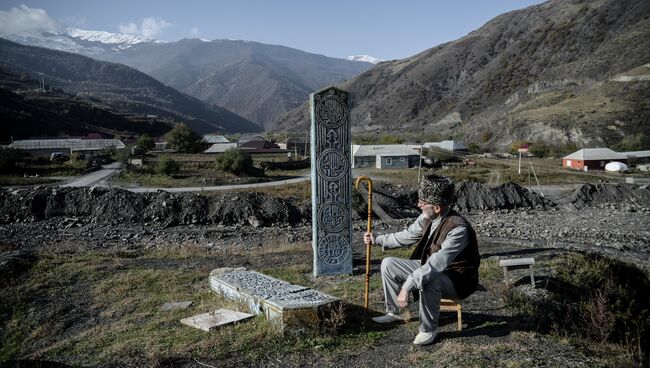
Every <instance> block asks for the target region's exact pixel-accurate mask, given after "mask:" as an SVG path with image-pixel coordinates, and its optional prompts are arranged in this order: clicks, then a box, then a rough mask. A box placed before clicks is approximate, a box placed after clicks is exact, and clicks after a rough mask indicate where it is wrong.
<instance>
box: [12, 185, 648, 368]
mask: <svg viewBox="0 0 650 368" xmlns="http://www.w3.org/2000/svg"><path fill="white" fill-rule="evenodd" d="M380 189H383V195H385V196H386V197H390V198H388V199H385V202H384V203H391V202H389V200H392V201H395V203H397V204H399V205H404V206H405V210H401V211H397V210H393V211H392V215H395V216H401V217H404V218H400V219H397V220H396V221H394V222H385V221H380V220H377V221H375V227H374V228H375V231H376V232H382V233H387V232H392V231H397V230H399V229H402V228H404V227H405V226H407V225H408V223H409V221H410V219H409V218H408V216H407V215H411V214H413V210H412V208H410V209H409V207H408V206H406V205H405V204H404V203H403V202H404V201H406V200H409V199H412V198H411V197H412V196H413V194H412V190H409V189H408V188H381V187H380ZM592 189H593V188H592ZM48 190H49V189H48ZM86 191H87V190H86ZM602 192H603V191H602V190H601V191H600V192H598V191H597V190H596V191H591V192H590V188H587V189H585V190H582V191H581V192H580V193H582V194H580V193H578V194H576V196H574V197H572V198H571V199H565V201H564V203H560V204H558V203H554V204H549V203H545V202H543V201H537V200H535V201H533V202H531V205H529V206H521V205H517V206H516V207H517V208H488V209H484V210H478V209H476V208H472V210H471V211H469V212H465V214H466V216H467V217H468V219H469V220H470V222H471V223H472V224H473V226H474V227H475V229H476V230H477V233H478V235H479V237H480V252H481V257H482V264H483V266H482V267H484V269H483V270H482V272H483V273H482V279H481V287H480V289H479V291H477V292H476V293H474V294H473V295H472V296H470V297H469V298H467V299H466V300H465V301H463V323H464V326H463V331H460V332H458V331H456V330H455V327H456V321H455V316H454V315H453V314H448V313H443V314H441V320H440V325H441V332H440V337H439V339H438V341H437V342H436V343H435V344H433V345H431V346H427V347H422V348H417V347H414V346H413V345H412V344H411V341H412V339H413V337H414V336H415V334H416V333H417V321H413V322H411V323H408V324H402V325H395V326H388V327H385V326H378V325H375V324H373V323H371V322H369V321H368V318H369V316H368V315H366V314H364V313H363V312H362V310H361V307H360V304H361V303H360V298H361V297H360V296H359V297H356V296H355V297H353V298H352V299H351V300H346V302H347V303H348V304H347V315H348V319H349V321H348V324H347V325H346V326H344V329H343V331H342V333H341V337H338V338H336V339H342V340H343V341H347V340H346V339H353V340H354V339H355V338H357V337H355V336H359V335H362V336H364V338H363V339H364V340H363V341H364V342H361V343H360V342H358V341H357V340H354V342H351V343H350V345H349V346H350V348H346V347H345V344H343V345H337V346H335V347H329V345H327V344H323V345H321V344H318V343H314V345H313V346H312V345H310V346H309V347H308V348H301V349H291V348H280V349H268V350H266V351H264V353H263V354H261V355H262V356H260V354H258V355H250V354H246V353H237V352H238V351H239V352H246V351H247V348H246V347H238V348H234V347H233V348H232V349H233V352H232V353H224V354H221V355H220V356H219V358H215V357H214V355H213V354H211V353H209V352H208V351H206V352H204V353H201V352H200V349H199V352H197V351H196V350H193V352H192V353H173V352H172V353H169V354H161V355H155V356H133V357H131V358H128V359H120V358H115V360H111V359H108V360H103V361H102V363H100V364H95V363H89V362H93V360H92V359H90V358H84V357H83V354H82V355H80V356H76V355H74V354H72V355H69V354H70V353H66V354H64V355H59V354H57V353H56V351H57V347H59V346H60V345H61V342H60V341H62V340H66V339H70V338H73V337H74V336H75V335H76V334H80V333H83V331H88V330H92V329H96V328H98V326H100V327H101V326H102V324H104V323H107V322H108V321H109V320H111V315H109V314H108V313H107V312H106V310H104V309H102V308H101V306H100V304H99V303H98V302H97V301H96V300H94V299H93V297H92V296H91V294H90V292H89V290H90V289H92V288H93V287H95V285H96V283H97V282H99V281H100V280H94V279H92V278H91V279H88V280H76V281H75V282H74V283H70V284H66V283H65V282H62V284H57V286H56V288H54V289H46V288H44V289H43V291H42V292H36V293H35V294H32V295H20V293H19V292H17V291H20V290H24V289H22V288H23V287H24V286H21V285H24V284H29V283H32V282H33V278H34V277H37V275H36V271H35V270H34V269H33V268H34V267H38V265H40V264H41V263H39V262H42V260H43V259H54V260H55V263H56V262H59V263H65V259H67V258H70V257H72V258H74V257H81V259H82V262H81V263H79V264H85V263H84V262H86V261H85V258H84V257H99V258H100V261H98V263H99V266H98V268H97V270H99V271H101V272H100V274H101V275H105V276H107V277H110V276H112V275H115V274H117V273H119V272H123V271H124V270H135V269H147V270H159V271H161V272H171V271H173V272H178V273H179V274H181V275H182V274H183V273H184V272H187V273H191V272H193V273H194V274H197V275H198V276H197V278H196V280H193V281H192V282H191V285H192V288H193V289H200V290H202V291H205V289H206V288H207V274H208V273H209V271H210V270H211V269H214V268H218V267H246V268H249V269H254V270H274V269H289V270H298V271H296V272H297V273H299V275H297V276H300V277H302V279H303V280H307V282H309V283H311V284H312V285H313V286H314V287H318V286H322V287H326V286H327V284H328V283H340V284H346V283H352V284H354V285H362V284H363V277H364V276H363V275H364V267H365V254H364V252H365V248H364V246H363V244H362V243H361V237H362V233H363V231H365V221H364V220H363V219H361V218H358V219H357V220H355V221H354V223H353V230H354V239H355V242H354V244H353V264H354V274H353V275H351V276H345V277H343V278H335V279H327V280H325V279H323V280H318V279H314V278H313V277H312V276H310V269H311V268H310V265H311V262H312V253H311V250H310V248H309V244H310V241H311V226H310V224H309V222H308V221H304V218H303V219H302V220H300V214H306V213H309V212H310V210H309V207H308V206H307V207H306V206H305V204H304V203H302V202H299V203H295V202H292V201H291V200H284V199H271V200H269V199H268V198H265V197H262V196H259V195H257V194H254V193H253V194H243V195H241V194H227V195H224V196H222V197H218V198H216V199H215V198H212V199H199V200H198V201H197V200H196V199H194V198H193V197H192V198H190V199H188V198H185V197H182V196H173V195H168V194H159V195H158V196H157V197H156V199H154V203H156V205H155V206H153V205H151V204H149V205H146V204H142V206H144V208H145V209H146V211H148V212H147V213H148V215H147V216H149V220H147V221H132V219H133V218H135V217H134V216H136V214H137V212H131V211H130V210H127V211H123V212H122V213H119V212H114V211H113V210H112V209H110V208H97V206H95V207H93V206H92V205H88V204H83V203H85V202H84V201H85V199H84V200H81V199H80V200H79V202H77V204H79V203H82V204H83V205H81V206H79V205H77V208H81V210H78V209H77V210H76V211H78V212H77V213H71V212H70V211H68V212H66V211H67V210H62V209H61V208H59V209H57V208H54V207H52V205H51V203H66V202H65V201H66V200H69V199H70V196H76V198H79V196H88V195H90V196H91V197H92V196H93V195H95V196H97V195H98V194H97V193H95V194H93V193H86V194H76V193H72V192H66V193H67V194H66V195H65V196H64V197H61V198H58V199H56V198H55V200H54V201H53V200H52V199H51V198H48V197H47V196H44V195H43V194H42V193H38V192H22V193H21V192H18V193H13V194H12V193H4V194H3V196H4V197H3V202H1V203H2V205H4V206H6V207H5V208H7V207H8V206H14V207H12V208H13V212H7V211H5V212H4V216H5V217H4V221H3V222H2V223H1V224H0V247H1V248H2V249H1V250H2V253H0V254H1V256H0V275H2V284H3V286H2V288H1V289H0V295H2V303H0V320H1V324H0V327H1V330H0V332H1V335H2V337H3V341H4V344H5V347H4V348H0V352H3V356H4V357H10V358H11V359H13V360H10V361H6V362H5V363H4V365H3V366H20V367H24V366H30V364H32V365H31V366H48V364H50V365H49V366H57V365H56V364H59V365H58V366H78V365H81V366H88V365H96V366H105V367H117V366H133V367H135V366H158V367H163V366H164V367H200V366H206V365H205V364H207V365H209V366H215V367H239V366H251V367H253V366H268V367H304V366H319V367H320V366H333V367H349V366H361V367H364V366H365V367H384V366H395V367H407V366H408V367H413V366H436V367H481V366H503V367H513V366H526V367H528V366H534V367H537V366H540V367H541V366H553V367H555V366H557V367H594V366H621V365H629V364H634V362H635V360H634V359H633V358H630V355H629V352H627V351H625V350H624V349H622V348H620V346H619V345H607V344H602V345H599V344H597V345H594V346H592V345H593V344H592V343H591V342H590V340H589V341H588V340H584V341H582V340H580V339H576V338H574V337H571V336H564V337H563V335H562V334H561V333H557V332H553V328H552V326H549V325H541V324H540V320H539V319H537V318H534V317H535V316H531V315H530V314H529V313H522V312H521V311H518V310H517V309H513V308H512V304H513V301H512V300H510V301H508V300H506V299H507V298H505V299H504V295H505V294H504V291H503V290H504V289H503V277H502V276H501V269H500V268H499V267H498V266H497V265H498V260H500V259H503V258H515V257H535V260H536V268H535V277H536V287H535V288H532V287H531V286H530V281H529V278H528V275H527V273H526V272H521V271H520V272H519V273H515V274H514V289H515V290H517V291H518V292H519V293H520V294H521V295H525V296H526V297H527V298H529V299H528V300H542V301H543V300H545V299H544V298H547V297H548V295H547V293H548V292H549V291H548V290H550V287H549V284H551V283H553V282H554V280H555V278H556V273H557V271H558V270H557V269H555V268H554V267H556V266H557V264H558V263H557V260H558V259H562V258H563V257H565V256H567V255H570V254H573V253H575V252H578V253H586V254H592V253H597V254H601V255H603V256H606V257H607V258H612V259H616V260H620V261H623V262H625V263H626V264H632V265H635V267H637V268H638V269H640V270H642V274H644V275H645V276H644V277H645V278H646V280H647V277H648V274H649V272H650V271H649V270H650V246H649V245H650V244H649V242H648V239H650V230H649V227H648V226H647V225H648V224H649V223H650V210H648V207H650V205H649V204H648V203H647V202H644V201H645V198H646V197H645V196H646V192H641V194H640V195H637V193H636V192H634V193H635V194H634V196H633V197H632V198H633V199H634V200H633V201H631V200H630V201H627V202H621V201H620V197H616V196H610V199H609V200H608V199H607V198H605V197H606V196H604V195H602ZM610 192H611V191H610ZM594 193H595V194H594ZM599 193H600V196H599ZM610 194H611V193H610ZM56 195H60V194H56V193H55V197H56ZM101 195H110V196H112V197H111V198H112V200H113V201H122V200H125V201H131V202H132V203H136V204H137V203H138V200H140V201H143V202H142V203H145V202H146V200H145V199H142V198H141V197H134V198H135V199H134V198H130V197H128V194H121V193H102V194H101ZM381 195H382V194H381V193H380V194H378V197H380V196H381ZM579 195H582V197H580V198H582V199H580V201H579V202H576V198H577V197H578V196H579ZM627 195H628V196H629V195H630V194H629V193H628V194H627ZM30 196H31V197H30ZM587 196H590V197H589V198H587ZM17 197H21V198H22V199H21V200H20V201H18V198H17ZM7 198H9V199H7ZM29 198H31V199H29ZM138 198H140V199H138ZM604 198H605V199H604ZM27 199H29V200H27ZM533 199H534V198H533ZM188 200H190V201H192V202H197V203H195V204H190V205H188V204H187V201H188ZM12 201H13V202H12ZM202 201H203V202H202ZM481 201H482V202H480V203H483V204H485V203H490V201H489V200H486V199H485V198H483V199H481ZM163 202H164V205H163ZM492 202H494V201H492ZM505 202H507V201H505ZM505 202H503V203H505ZM17 203H21V204H19V205H18V206H19V207H20V206H22V208H19V209H16V208H15V206H17ZM47 203H50V205H48V204H47ZM149 203H151V202H149ZM215 203H221V205H219V206H217V205H215ZM232 203H238V205H237V206H234V207H233V208H231V209H228V208H230V207H228V206H231V204H232ZM242 203H247V206H248V207H247V206H242ZM466 203H469V202H466ZM474 203H475V204H474V206H477V205H483V204H480V203H479V202H477V201H476V200H475V201H474ZM495 203H496V202H495ZM518 203H521V202H518ZM575 203H579V204H580V205H578V206H576V205H575ZM37 205H40V206H43V209H39V208H38V207H37ZM201 205H205V209H200V207H201ZM84 206H85V207H84ZM501 206H502V207H508V206H507V205H503V204H502V205H501ZM25 207H27V208H25ZM106 207H110V205H107V206H106ZM179 207H182V208H183V211H181V212H180V213H181V215H178V211H176V210H174V209H175V208H179ZM497 207H498V206H497ZM511 207H512V206H511ZM84 208H85V209H84ZM128 208H132V209H133V211H135V209H137V208H136V207H134V205H132V206H131V207H127V209H128ZM188 208H189V209H188ZM191 208H197V209H199V211H200V212H199V215H196V214H195V213H193V212H192V211H191V210H190V209H191ZM48 211H49V212H48ZM84 211H85V212H84ZM233 213H235V214H236V216H234V215H233ZM108 214H111V215H110V217H109V216H108ZM415 214H417V213H415ZM254 215H255V217H254V218H251V216H254ZM120 216H121V217H120ZM156 216H157V217H158V218H159V219H160V220H156V219H154V218H155V217H156ZM202 216H203V217H202ZM202 218H211V219H212V220H211V221H207V222H209V223H203V222H206V221H203V220H201V219H202ZM169 219H173V221H169ZM217 219H218V220H219V221H217ZM193 220H196V221H194V223H192V222H193ZM274 249H279V250H281V251H274ZM166 251H169V252H170V253H169V254H170V255H174V254H183V256H182V257H178V256H169V257H166V256H155V257H151V254H160V252H163V253H164V252H166ZM86 254H92V256H86ZM97 254H98V255H97ZM165 254H166V253H165ZM406 254H407V253H403V252H402V253H395V252H387V253H382V252H381V250H379V249H377V248H375V249H374V256H373V261H372V274H373V280H374V285H375V286H376V287H375V289H374V290H373V291H372V294H371V309H372V310H373V315H376V314H379V313H380V312H381V311H382V309H383V307H382V305H383V304H382V303H383V302H382V292H381V290H380V288H379V287H378V286H377V285H378V284H377V282H378V277H379V265H380V263H381V258H383V257H385V256H388V255H396V256H404V255H406ZM88 262H90V261H88ZM35 265H36V266H35ZM203 273H205V279H203V278H202V277H203V276H201V275H203ZM101 277H104V276H101ZM312 285H310V286H312ZM62 291H64V293H62ZM24 308H27V310H29V311H30V312H29V313H27V315H28V316H29V318H30V321H31V322H30V323H31V324H33V325H34V326H39V325H41V324H43V325H45V326H50V327H51V328H52V329H53V331H54V333H43V334H42V335H43V336H44V337H42V338H40V337H39V338H29V339H28V340H29V343H28V344H26V345H21V346H19V347H11V346H9V344H15V343H16V342H15V341H13V342H12V341H11V337H12V336H13V335H12V334H13V333H14V332H13V331H14V330H16V329H17V327H16V326H14V325H13V323H14V319H13V317H12V316H14V315H16V313H18V311H19V310H21V311H22V310H23V309H24ZM411 309H412V312H413V313H414V314H417V306H415V305H413V304H412V305H411ZM35 328H36V327H35ZM336 339H334V340H336ZM328 341H330V342H331V340H328ZM250 343H251V344H254V343H253V342H250ZM288 343H289V344H290V345H300V344H304V343H305V342H304V341H300V340H289V341H288ZM281 346H284V345H281ZM11 349H14V350H11ZM226 349H227V347H226ZM237 349H239V350H237ZM251 349H253V350H255V349H254V348H252V347H251ZM10 351H13V353H11V352H10ZM65 351H67V350H65ZM73 351H74V350H73ZM255 351H256V350H255ZM118 356H119V354H118ZM16 359H19V360H16ZM88 359H90V360H88ZM30 360H31V361H32V363H30ZM46 362H50V363H46ZM630 362H632V363H630ZM636 362H637V364H640V363H638V361H636ZM38 364H41V365H38Z"/></svg>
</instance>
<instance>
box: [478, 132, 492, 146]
mask: <svg viewBox="0 0 650 368" xmlns="http://www.w3.org/2000/svg"><path fill="white" fill-rule="evenodd" d="M492 136H493V134H492V131H491V130H484V131H483V133H481V142H483V143H487V142H488V141H489V140H490V139H492Z"/></svg>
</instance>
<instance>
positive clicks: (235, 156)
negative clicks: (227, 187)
mask: <svg viewBox="0 0 650 368" xmlns="http://www.w3.org/2000/svg"><path fill="white" fill-rule="evenodd" d="M215 164H216V166H217V169H219V170H222V171H227V172H231V173H233V174H235V175H239V174H240V173H242V172H248V171H250V170H251V169H252V168H253V159H252V158H251V156H250V155H249V154H248V153H246V152H244V151H243V150H241V149H239V148H231V149H228V150H226V152H224V153H222V154H221V155H220V156H218V157H217V158H216V160H215Z"/></svg>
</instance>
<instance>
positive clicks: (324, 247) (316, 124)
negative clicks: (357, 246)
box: [309, 87, 352, 276]
mask: <svg viewBox="0 0 650 368" xmlns="http://www.w3.org/2000/svg"><path fill="white" fill-rule="evenodd" d="M348 101H349V95H348V93H347V92H345V91H343V90H340V89H338V88H336V87H328V88H325V89H323V90H321V91H318V92H316V93H313V94H311V96H310V97H309V102H310V105H311V142H312V144H311V186H312V187H311V189H312V190H311V192H312V247H313V249H314V275H315V276H321V275H337V274H351V273H352V249H351V248H352V216H351V215H350V214H351V212H352V193H351V189H352V172H351V160H350V143H351V137H350V135H351V130H350V112H349V107H348Z"/></svg>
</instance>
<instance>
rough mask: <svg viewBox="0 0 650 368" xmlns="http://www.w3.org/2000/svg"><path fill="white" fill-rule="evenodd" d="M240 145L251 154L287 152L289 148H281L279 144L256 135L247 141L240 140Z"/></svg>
mask: <svg viewBox="0 0 650 368" xmlns="http://www.w3.org/2000/svg"><path fill="white" fill-rule="evenodd" d="M238 147H239V148H240V149H242V150H244V151H246V152H247V153H250V154H264V153H267V154H268V153H286V152H287V150H284V149H281V148H280V147H279V146H278V145H277V144H275V143H274V142H271V141H269V140H266V139H264V137H262V136H259V135H258V136H254V137H253V138H251V139H247V140H245V141H243V140H240V141H239V143H238Z"/></svg>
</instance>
